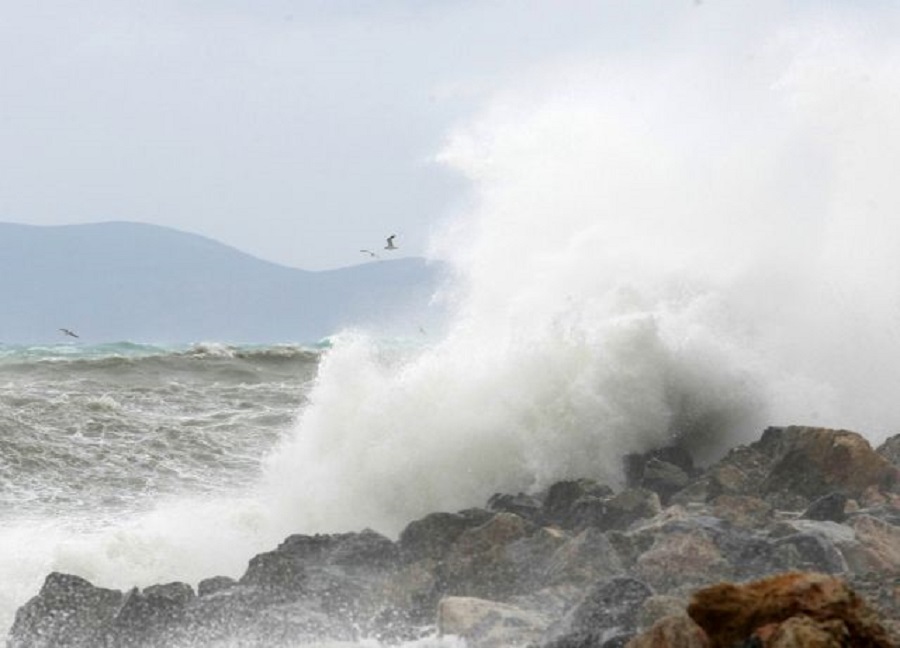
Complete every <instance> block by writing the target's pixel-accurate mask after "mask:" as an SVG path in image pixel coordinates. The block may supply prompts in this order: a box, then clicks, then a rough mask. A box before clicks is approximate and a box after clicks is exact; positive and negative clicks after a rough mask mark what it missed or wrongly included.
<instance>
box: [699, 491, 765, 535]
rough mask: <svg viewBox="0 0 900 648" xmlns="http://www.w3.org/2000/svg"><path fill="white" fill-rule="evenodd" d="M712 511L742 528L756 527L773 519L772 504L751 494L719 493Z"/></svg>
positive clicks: (760, 526)
mask: <svg viewBox="0 0 900 648" xmlns="http://www.w3.org/2000/svg"><path fill="white" fill-rule="evenodd" d="M711 504H712V513H713V515H715V516H716V517H718V518H721V519H722V520H726V521H728V522H729V523H731V524H733V525H734V526H736V527H739V528H742V529H756V528H762V527H765V526H766V525H768V524H769V523H770V522H771V521H772V512H773V509H772V506H771V505H770V504H769V503H768V502H766V501H765V500H761V499H759V498H758V497H750V496H749V495H719V496H718V497H717V498H715V499H714V500H713V501H712V502H711Z"/></svg>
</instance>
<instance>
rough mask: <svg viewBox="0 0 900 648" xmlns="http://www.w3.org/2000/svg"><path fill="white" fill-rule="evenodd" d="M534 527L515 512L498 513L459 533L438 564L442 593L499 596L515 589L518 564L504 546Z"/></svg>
mask: <svg viewBox="0 0 900 648" xmlns="http://www.w3.org/2000/svg"><path fill="white" fill-rule="evenodd" d="M532 530H533V527H532V525H530V524H529V523H528V522H527V521H526V520H524V519H522V518H521V517H519V516H518V515H515V514H514V513H497V514H496V515H495V516H494V517H493V518H491V519H490V520H488V521H487V522H485V523H484V524H482V525H481V526H479V527H475V528H473V529H469V530H467V531H464V532H463V533H462V534H460V536H459V538H458V539H457V541H456V542H455V543H454V544H453V546H452V547H451V549H450V551H449V552H448V553H447V555H446V557H445V559H444V561H443V562H442V563H441V564H440V565H438V567H437V574H438V581H439V587H440V589H441V591H442V592H443V593H445V594H453V595H459V596H474V597H480V598H488V599H502V598H503V597H505V596H509V595H510V594H512V593H514V592H515V591H516V586H517V584H518V583H519V578H520V577H521V576H522V574H521V572H520V567H521V565H519V564H517V563H516V561H515V560H514V559H513V557H512V556H511V555H510V554H509V553H508V551H507V549H508V546H509V545H510V544H512V543H513V542H515V541H518V540H523V539H524V538H526V537H527V536H528V535H529V532H531V531H532Z"/></svg>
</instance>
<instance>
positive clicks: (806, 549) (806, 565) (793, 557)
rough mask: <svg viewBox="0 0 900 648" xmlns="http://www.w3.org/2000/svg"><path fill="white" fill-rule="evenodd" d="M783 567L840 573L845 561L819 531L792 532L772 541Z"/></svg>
mask: <svg viewBox="0 0 900 648" xmlns="http://www.w3.org/2000/svg"><path fill="white" fill-rule="evenodd" d="M774 546H775V552H776V555H777V556H778V557H779V559H780V560H781V562H782V565H783V567H784V569H796V570H804V571H818V572H823V573H826V574H840V573H843V572H845V571H846V570H847V561H846V560H845V559H844V556H843V554H842V553H841V552H840V551H839V550H838V548H837V547H836V546H835V545H834V543H833V542H831V540H830V539H829V538H828V537H827V536H825V535H823V534H820V533H794V534H791V535H789V536H785V537H783V538H779V539H778V540H776V541H775V543H774Z"/></svg>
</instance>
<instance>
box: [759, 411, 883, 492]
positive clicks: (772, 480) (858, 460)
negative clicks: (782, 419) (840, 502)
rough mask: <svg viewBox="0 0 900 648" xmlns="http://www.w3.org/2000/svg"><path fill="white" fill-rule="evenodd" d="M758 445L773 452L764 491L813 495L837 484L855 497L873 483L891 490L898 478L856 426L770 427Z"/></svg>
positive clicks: (827, 490) (830, 490)
mask: <svg viewBox="0 0 900 648" xmlns="http://www.w3.org/2000/svg"><path fill="white" fill-rule="evenodd" d="M756 445H757V447H758V448H759V449H761V450H762V451H763V452H765V453H767V454H768V455H769V456H772V457H774V458H775V461H774V463H773V465H772V468H771V470H770V471H769V474H768V475H767V476H766V478H765V480H764V481H763V483H762V484H761V489H762V492H763V493H765V494H769V495H771V494H778V493H782V492H791V493H796V494H798V495H801V496H802V497H805V498H807V499H809V500H814V499H817V498H819V497H822V496H824V495H826V494H828V493H830V492H833V491H836V490H839V491H841V492H844V493H846V494H847V495H848V496H850V497H858V496H859V495H861V494H862V493H863V492H864V491H865V490H866V489H867V488H869V487H871V486H874V487H876V488H878V489H879V490H889V489H890V488H891V487H893V486H894V485H895V484H896V483H897V482H898V481H900V469H898V468H897V467H896V466H893V465H891V464H890V462H888V460H887V459H885V458H884V457H882V456H881V455H879V454H878V453H876V452H875V451H874V450H873V449H872V447H871V446H870V445H869V442H868V441H866V440H865V439H864V438H863V437H862V436H860V435H859V434H856V433H855V432H849V431H847V430H830V429H826V428H807V427H785V428H768V429H767V430H766V431H765V432H764V433H763V436H762V438H761V439H760V440H759V441H758V442H757V444H756Z"/></svg>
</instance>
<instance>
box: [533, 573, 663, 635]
mask: <svg viewBox="0 0 900 648" xmlns="http://www.w3.org/2000/svg"><path fill="white" fill-rule="evenodd" d="M652 595H653V590H651V589H650V587H649V586H648V585H647V584H646V583H644V582H642V581H639V580H636V579H633V578H614V579H612V580H609V581H602V582H600V583H597V584H596V585H595V586H593V587H592V588H591V589H590V590H588V592H587V594H586V595H585V597H584V598H583V599H582V600H581V602H580V603H579V604H578V605H577V606H575V608H574V609H573V610H572V611H571V612H570V613H569V614H567V615H566V617H565V618H564V619H563V620H562V621H561V622H560V623H559V624H557V625H556V626H555V627H551V628H550V630H548V633H547V637H545V639H544V642H543V644H542V645H543V646H544V647H545V648H581V647H584V648H587V647H589V646H604V645H607V644H609V645H614V644H618V645H624V643H625V642H626V641H627V639H628V638H630V637H631V636H632V635H634V634H635V632H636V631H637V619H638V614H639V612H640V609H641V606H642V604H643V603H644V601H645V600H646V599H647V598H648V597H650V596H652Z"/></svg>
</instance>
